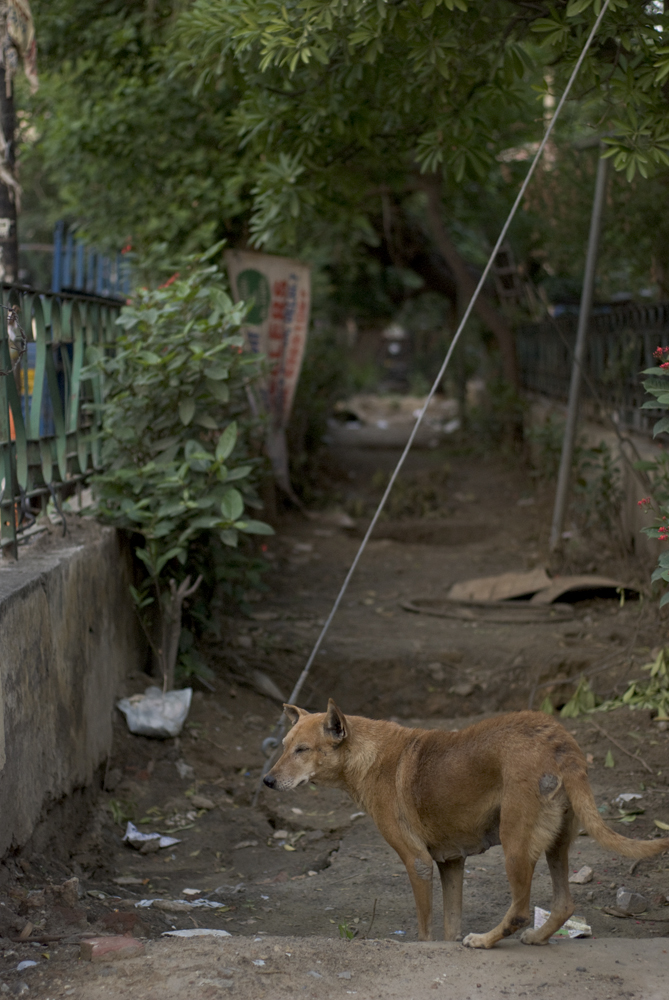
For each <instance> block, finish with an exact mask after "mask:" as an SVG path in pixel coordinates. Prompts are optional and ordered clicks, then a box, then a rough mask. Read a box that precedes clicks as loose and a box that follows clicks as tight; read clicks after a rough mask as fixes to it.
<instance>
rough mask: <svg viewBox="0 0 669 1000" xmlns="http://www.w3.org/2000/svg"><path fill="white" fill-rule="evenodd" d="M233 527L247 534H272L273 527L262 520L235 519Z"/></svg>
mask: <svg viewBox="0 0 669 1000" xmlns="http://www.w3.org/2000/svg"><path fill="white" fill-rule="evenodd" d="M235 528H238V529H239V531H243V532H244V533H245V534H247V535H273V534H274V528H272V527H270V525H269V524H265V522H264V521H236V522H235Z"/></svg>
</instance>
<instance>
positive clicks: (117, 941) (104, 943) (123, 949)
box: [79, 934, 144, 962]
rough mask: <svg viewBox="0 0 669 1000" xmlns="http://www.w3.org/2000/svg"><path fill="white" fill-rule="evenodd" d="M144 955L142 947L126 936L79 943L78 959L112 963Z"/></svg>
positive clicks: (140, 943) (93, 939) (134, 939)
mask: <svg viewBox="0 0 669 1000" xmlns="http://www.w3.org/2000/svg"><path fill="white" fill-rule="evenodd" d="M143 954H144V945H143V944H142V942H141V941H138V940H137V939H136V938H133V937H128V936H127V935H125V934H123V935H113V936H110V937H95V938H87V939H86V940H85V941H82V942H81V948H80V950H79V958H81V959H82V960H83V961H84V962H114V961H116V960H118V959H120V958H137V957H138V956H139V955H143Z"/></svg>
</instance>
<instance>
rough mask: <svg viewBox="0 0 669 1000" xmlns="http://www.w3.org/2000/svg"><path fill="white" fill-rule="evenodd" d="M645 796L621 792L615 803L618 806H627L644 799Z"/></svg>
mask: <svg viewBox="0 0 669 1000" xmlns="http://www.w3.org/2000/svg"><path fill="white" fill-rule="evenodd" d="M642 798H643V795H641V793H640V792H621V793H620V795H618V797H617V798H615V799H614V800H613V801H614V802H615V804H616V805H617V806H626V805H629V803H630V802H634V800H635V799H642Z"/></svg>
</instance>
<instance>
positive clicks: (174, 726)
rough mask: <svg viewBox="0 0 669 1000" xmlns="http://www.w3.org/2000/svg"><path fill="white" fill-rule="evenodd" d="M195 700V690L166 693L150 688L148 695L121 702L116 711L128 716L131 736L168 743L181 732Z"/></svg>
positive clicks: (147, 691) (140, 695) (136, 695)
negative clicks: (164, 740) (193, 699)
mask: <svg viewBox="0 0 669 1000" xmlns="http://www.w3.org/2000/svg"><path fill="white" fill-rule="evenodd" d="M192 697H193V689H192V688H183V690H182V691H167V692H163V691H161V690H160V688H157V687H148V688H147V689H146V691H145V692H144V694H134V695H133V696H132V698H121V700H120V701H118V702H117V703H116V707H117V708H118V709H119V711H120V712H123V714H124V715H125V720H126V722H127V723H128V729H129V730H130V732H131V733H135V735H136V736H153V737H155V738H157V739H168V738H169V737H172V736H178V735H179V733H180V732H181V730H182V727H183V724H184V722H185V721H186V717H187V715H188V712H189V710H190V702H191V698H192Z"/></svg>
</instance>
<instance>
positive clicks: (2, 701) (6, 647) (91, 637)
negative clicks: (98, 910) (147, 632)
mask: <svg viewBox="0 0 669 1000" xmlns="http://www.w3.org/2000/svg"><path fill="white" fill-rule="evenodd" d="M78 533H79V535H81V534H85V535H86V536H87V537H85V539H84V540H83V541H82V544H72V543H70V544H69V545H67V544H66V543H67V539H64V540H63V543H65V544H64V545H63V547H59V548H54V549H50V548H49V546H50V545H53V541H52V540H51V539H48V540H47V541H46V542H45V543H42V544H41V546H40V543H38V544H36V545H35V546H34V547H26V548H25V549H22V550H21V558H20V560H19V562H17V563H15V562H8V561H0V709H1V710H0V857H2V856H4V855H5V854H6V852H7V851H8V850H11V849H17V848H20V847H21V846H23V845H25V844H26V843H27V842H28V841H29V839H30V837H31V836H32V834H33V832H34V831H35V829H36V827H37V825H38V824H39V823H40V821H42V820H43V819H44V817H45V816H46V814H47V813H48V811H49V810H50V809H51V808H52V807H53V806H55V805H57V804H59V803H62V801H63V799H64V797H66V796H70V795H72V793H73V792H75V791H76V792H77V793H80V792H81V791H82V790H84V789H86V788H87V787H88V786H90V784H91V782H92V781H93V779H94V776H95V773H96V770H98V769H99V768H100V766H101V764H102V763H103V762H104V761H105V759H106V757H107V754H108V752H109V750H110V748H111V738H112V715H113V712H114V703H115V701H116V699H117V697H118V696H119V695H120V694H122V693H124V692H123V684H124V677H125V676H126V675H127V673H128V672H129V671H131V670H137V669H141V666H142V664H143V662H144V655H145V653H144V647H143V644H142V642H141V640H140V637H139V635H138V628H137V620H136V616H135V612H134V609H133V606H132V601H131V598H130V594H129V590H128V585H129V583H130V580H131V575H130V574H131V569H132V563H131V558H130V553H129V551H128V550H127V549H126V548H125V546H124V545H123V543H122V540H121V539H120V537H119V536H118V535H117V533H116V532H115V531H114V530H113V529H111V528H98V527H97V526H96V525H94V524H90V525H89V528H88V530H87V531H86V532H82V531H79V532H78Z"/></svg>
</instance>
